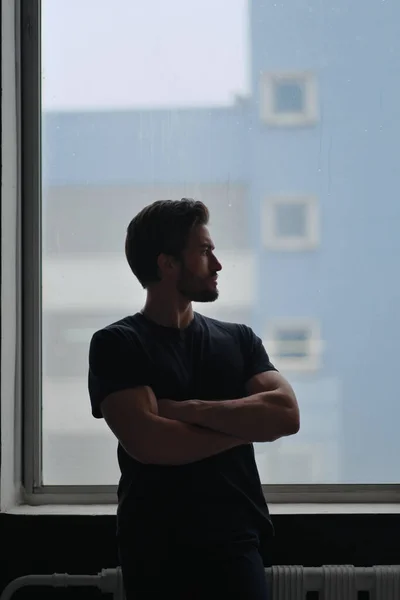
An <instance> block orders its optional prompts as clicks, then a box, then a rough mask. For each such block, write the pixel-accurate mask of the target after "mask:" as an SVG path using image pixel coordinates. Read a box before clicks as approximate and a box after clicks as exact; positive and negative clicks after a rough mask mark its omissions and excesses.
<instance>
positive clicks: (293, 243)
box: [262, 196, 319, 251]
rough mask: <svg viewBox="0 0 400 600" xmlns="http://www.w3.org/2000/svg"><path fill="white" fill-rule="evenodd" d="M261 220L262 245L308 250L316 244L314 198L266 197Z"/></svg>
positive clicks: (283, 248) (317, 230) (316, 217)
mask: <svg viewBox="0 0 400 600" xmlns="http://www.w3.org/2000/svg"><path fill="white" fill-rule="evenodd" d="M263 208H264V210H263V217H262V234H263V241H264V245H265V246H266V247H268V248H272V249H274V250H292V251H296V250H311V249H313V248H315V247H316V246H317V244H318V242H319V218H318V203H317V200H316V198H314V197H308V196H307V197H303V196H293V197H287V196H275V197H271V198H267V199H266V201H265V203H264V207H263Z"/></svg>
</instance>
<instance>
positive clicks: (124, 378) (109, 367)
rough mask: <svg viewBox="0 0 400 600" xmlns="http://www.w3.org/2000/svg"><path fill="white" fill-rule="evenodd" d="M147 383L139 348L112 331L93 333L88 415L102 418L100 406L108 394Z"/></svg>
mask: <svg viewBox="0 0 400 600" xmlns="http://www.w3.org/2000/svg"><path fill="white" fill-rule="evenodd" d="M148 384H149V380H148V376H147V369H146V365H145V364H144V360H143V356H142V354H141V353H140V351H139V349H137V348H135V347H134V346H132V345H128V344H127V342H126V340H124V339H123V338H121V337H120V336H119V335H117V334H116V333H115V332H111V331H109V330H101V331H98V332H96V333H95V334H94V336H93V338H92V340H91V343H90V349H89V373H88V388H89V396H90V401H91V405H92V414H93V416H94V417H96V418H101V417H102V411H101V409H100V405H101V404H102V402H103V401H104V399H105V398H106V397H107V396H109V395H110V394H113V393H116V392H120V391H124V390H129V389H133V388H136V387H141V386H146V385H148Z"/></svg>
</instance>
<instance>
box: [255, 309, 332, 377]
mask: <svg viewBox="0 0 400 600" xmlns="http://www.w3.org/2000/svg"><path fill="white" fill-rule="evenodd" d="M268 331H269V333H268V336H267V341H266V342H265V344H266V346H267V348H268V349H269V352H270V354H271V357H272V360H273V362H274V363H276V365H277V367H278V368H279V369H281V370H282V371H312V370H315V369H318V368H319V366H320V364H321V349H322V343H321V336H320V331H319V325H318V323H317V322H316V321H313V320H309V319H288V320H286V319H278V320H277V321H274V322H272V323H271V324H270V325H269V328H268Z"/></svg>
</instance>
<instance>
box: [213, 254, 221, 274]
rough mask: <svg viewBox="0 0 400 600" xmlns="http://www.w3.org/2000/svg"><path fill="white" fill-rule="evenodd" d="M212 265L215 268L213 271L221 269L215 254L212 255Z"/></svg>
mask: <svg viewBox="0 0 400 600" xmlns="http://www.w3.org/2000/svg"><path fill="white" fill-rule="evenodd" d="M213 267H214V269H215V271H220V270H221V269H222V265H221V263H220V262H219V260H218V258H217V257H216V256H214V264H213Z"/></svg>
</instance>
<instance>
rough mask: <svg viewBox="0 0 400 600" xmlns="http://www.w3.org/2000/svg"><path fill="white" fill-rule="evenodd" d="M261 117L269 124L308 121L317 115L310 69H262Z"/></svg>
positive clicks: (294, 123) (308, 122)
mask: <svg viewBox="0 0 400 600" xmlns="http://www.w3.org/2000/svg"><path fill="white" fill-rule="evenodd" d="M261 118H262V120H263V121H264V122H265V123H266V124H268V125H279V126H296V125H297V126H298V125H311V124H314V123H315V122H316V121H317V119H318V101H317V84H316V79H315V75H314V74H312V73H308V72H304V73H262V76H261Z"/></svg>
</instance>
